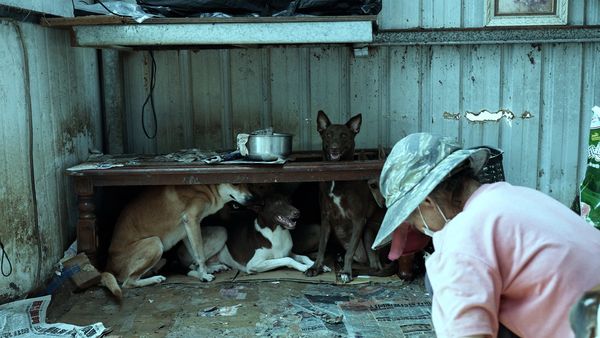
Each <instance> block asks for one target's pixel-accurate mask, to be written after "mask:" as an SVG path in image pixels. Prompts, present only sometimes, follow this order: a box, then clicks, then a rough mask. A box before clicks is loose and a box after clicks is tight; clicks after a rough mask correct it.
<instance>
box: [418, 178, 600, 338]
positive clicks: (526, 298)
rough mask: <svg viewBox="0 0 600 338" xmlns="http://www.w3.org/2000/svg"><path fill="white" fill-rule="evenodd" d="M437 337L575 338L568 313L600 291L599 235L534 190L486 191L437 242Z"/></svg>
mask: <svg viewBox="0 0 600 338" xmlns="http://www.w3.org/2000/svg"><path fill="white" fill-rule="evenodd" d="M433 243H434V247H435V252H434V253H433V254H432V255H431V257H430V258H429V259H428V260H427V263H426V267H427V273H428V275H429V278H430V280H431V285H432V287H433V306H432V318H433V324H434V327H435V330H436V334H437V336H438V337H459V336H465V335H474V334H489V335H492V336H494V337H495V336H496V334H497V331H498V321H500V322H501V323H502V324H504V325H505V326H506V327H507V328H508V329H510V330H511V331H513V332H514V333H515V334H517V335H519V336H520V337H525V338H526V337H544V338H549V337H560V338H565V337H573V336H574V334H573V332H572V331H571V327H570V324H569V310H570V308H571V306H572V305H573V304H574V303H575V301H576V300H577V299H578V298H579V297H580V296H581V295H582V294H583V292H584V291H585V290H588V289H591V288H592V287H594V286H595V285H597V284H600V231H598V230H597V229H595V228H594V227H592V226H590V225H588V224H587V223H586V222H585V221H584V220H583V219H582V218H581V217H579V216H578V215H577V214H576V213H574V212H573V211H571V210H570V209H568V208H567V207H566V206H564V205H563V204H561V203H560V202H558V201H556V200H554V199H552V198H551V197H549V196H547V195H545V194H544V193H542V192H539V191H536V190H534V189H530V188H525V187H517V186H512V185H510V184H508V183H505V182H501V183H494V184H486V185H483V186H482V187H480V188H479V189H478V190H477V191H475V193H474V194H473V195H472V196H471V198H469V200H468V201H467V203H466V205H465V208H464V210H463V211H462V212H461V213H459V214H458V215H457V216H456V217H454V219H452V220H451V221H450V222H449V223H448V224H446V226H445V227H444V228H443V229H442V230H440V231H438V232H436V233H435V235H434V236H433Z"/></svg>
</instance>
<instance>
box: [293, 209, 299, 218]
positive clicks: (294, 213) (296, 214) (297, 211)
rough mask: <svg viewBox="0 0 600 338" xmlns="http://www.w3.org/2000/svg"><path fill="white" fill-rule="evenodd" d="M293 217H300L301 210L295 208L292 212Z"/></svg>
mask: <svg viewBox="0 0 600 338" xmlns="http://www.w3.org/2000/svg"><path fill="white" fill-rule="evenodd" d="M292 218H300V210H294V211H293V212H292Z"/></svg>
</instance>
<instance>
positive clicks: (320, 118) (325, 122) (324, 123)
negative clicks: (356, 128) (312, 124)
mask: <svg viewBox="0 0 600 338" xmlns="http://www.w3.org/2000/svg"><path fill="white" fill-rule="evenodd" d="M329 125H331V121H329V117H327V115H326V114H325V112H324V111H322V110H319V112H318V113H317V131H318V132H319V134H320V133H322V132H323V131H324V130H325V129H327V127H329Z"/></svg>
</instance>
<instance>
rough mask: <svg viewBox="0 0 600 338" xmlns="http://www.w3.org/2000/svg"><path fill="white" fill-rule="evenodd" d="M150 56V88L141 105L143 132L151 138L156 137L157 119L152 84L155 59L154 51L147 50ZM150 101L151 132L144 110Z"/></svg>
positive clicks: (154, 78)
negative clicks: (147, 127) (147, 125)
mask: <svg viewBox="0 0 600 338" xmlns="http://www.w3.org/2000/svg"><path fill="white" fill-rule="evenodd" d="M149 53H150V58H151V59H152V63H151V67H150V90H149V91H148V96H146V101H144V104H143V105H142V129H144V134H145V135H146V137H147V138H149V139H153V138H155V137H156V132H157V128H158V126H157V121H156V109H155V108H154V86H155V85H156V60H154V53H153V52H152V51H149ZM148 102H150V110H151V111H152V121H153V127H154V128H153V129H154V130H153V131H152V134H150V133H149V132H148V130H147V129H146V124H145V112H146V104H148Z"/></svg>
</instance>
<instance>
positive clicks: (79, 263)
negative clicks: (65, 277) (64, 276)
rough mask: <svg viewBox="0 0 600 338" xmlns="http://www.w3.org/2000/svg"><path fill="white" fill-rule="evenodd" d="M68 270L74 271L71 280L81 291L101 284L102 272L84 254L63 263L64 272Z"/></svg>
mask: <svg viewBox="0 0 600 338" xmlns="http://www.w3.org/2000/svg"><path fill="white" fill-rule="evenodd" d="M67 269H69V270H72V271H74V273H73V274H72V275H71V280H72V281H73V282H74V283H75V285H76V286H77V288H79V289H87V288H89V287H90V286H94V285H97V284H98V283H99V282H100V272H99V271H98V270H96V268H95V267H94V266H93V265H92V263H90V260H89V258H88V257H87V256H86V254H85V253H83V252H82V253H79V254H78V255H76V256H74V257H71V258H69V259H68V260H66V261H65V262H63V270H67Z"/></svg>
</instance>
